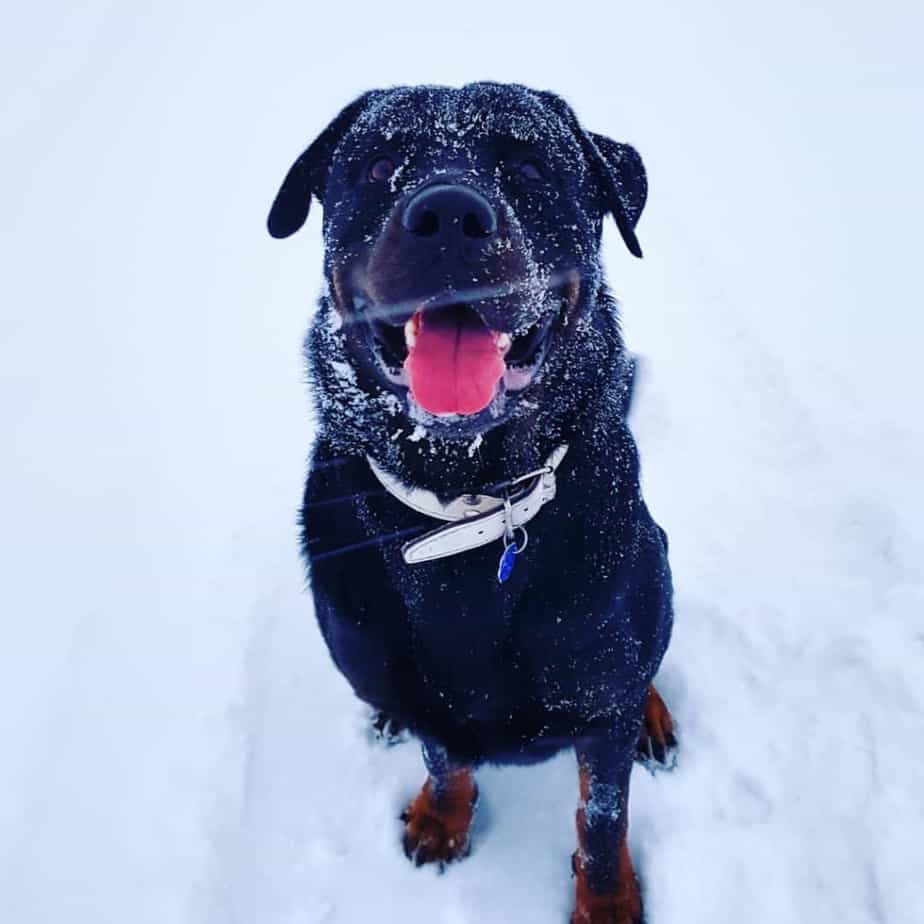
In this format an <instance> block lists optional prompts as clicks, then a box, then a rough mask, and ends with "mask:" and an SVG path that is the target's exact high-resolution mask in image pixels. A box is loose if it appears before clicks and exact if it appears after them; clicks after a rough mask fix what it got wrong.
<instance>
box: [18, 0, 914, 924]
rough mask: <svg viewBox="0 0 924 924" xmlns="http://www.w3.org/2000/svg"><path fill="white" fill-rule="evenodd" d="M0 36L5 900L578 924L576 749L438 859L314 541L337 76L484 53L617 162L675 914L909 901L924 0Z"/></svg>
mask: <svg viewBox="0 0 924 924" xmlns="http://www.w3.org/2000/svg"><path fill="white" fill-rule="evenodd" d="M0 10H2V24H0V107H2V108H0V138H2V143H0V147H2V152H3V153H2V174H0V189H2V204H0V209H2V211H0V222H2V225H0V259H2V267H3V268H2V274H0V382H2V391H0V415H2V444H0V491H2V503H0V586H2V592H0V620H2V624H0V630H2V635H0V921H2V922H4V924H46V922H48V924H62V922H68V924H90V922H92V924H109V922H113V924H116V922H118V924H125V922H133V924H148V922H151V924H173V922H177V924H185V922H195V924H218V922H241V924H257V922H259V924H315V922H318V924H320V922H325V924H328V922H329V924H340V922H348V924H350V922H362V921H373V920H374V921H395V922H398V921H400V922H416V921H427V922H438V924H475V922H477V924H493V922H511V921H513V922H517V921H529V922H535V924H544V922H549V924H552V922H564V921H565V920H566V918H567V913H568V910H569V908H570V903H571V899H572V888H573V886H572V883H571V880H570V869H569V856H570V853H571V850H572V849H573V845H574V829H573V813H574V808H575V803H576V798H577V784H576V773H575V769H574V766H573V758H572V757H571V756H570V755H568V754H563V755H561V756H559V757H558V758H556V759H555V760H553V761H551V762H549V763H547V764H544V765H542V766H540V767H536V768H529V769H495V768H490V769H486V770H485V771H483V772H482V773H481V775H480V779H481V787H482V793H483V803H482V809H481V812H480V815H479V818H478V822H477V829H476V843H475V847H474V852H473V854H472V856H471V858H470V859H468V860H466V861H465V862H464V863H462V864H459V865H458V866H455V867H453V868H451V869H450V870H449V871H448V872H447V873H446V874H445V875H443V876H439V875H437V874H436V872H435V871H433V870H429V869H424V870H415V869H414V868H413V867H412V866H411V865H410V864H409V863H408V862H407V861H406V860H405V858H404V857H403V855H402V853H401V850H400V847H399V832H400V826H399V823H398V821H397V816H398V813H399V811H400V809H401V808H402V806H403V805H404V803H405V801H406V800H407V799H408V798H409V797H410V796H411V795H412V794H413V792H414V791H415V790H416V789H417V787H418V786H419V785H420V783H421V782H422V781H423V769H422V765H421V762H420V759H419V755H418V753H417V748H416V746H415V745H414V744H405V745H402V746H400V747H397V748H392V749H385V748H383V747H381V746H377V745H374V744H372V743H370V741H369V740H368V737H367V733H366V730H365V714H364V710H363V708H362V706H361V705H360V704H359V703H358V702H357V701H356V700H355V699H354V698H353V696H352V695H351V693H350V691H349V690H348V688H347V686H346V684H345V682H344V681H343V680H342V679H341V678H340V676H339V675H338V674H337V672H336V671H335V669H334V668H333V666H332V664H331V663H330V661H329V658H328V656H327V653H326V651H325V650H324V648H323V645H322V643H321V639H320V636H319V634H318V632H317V630H316V627H315V624H314V619H313V615H312V612H311V604H310V600H309V596H308V595H307V593H306V592H305V589H304V586H303V571H302V568H301V564H300V562H299V559H298V555H297V548H296V530H295V512H296V508H297V505H298V502H299V495H300V491H301V486H302V479H303V476H304V470H305V459H306V454H307V451H308V448H309V444H310V439H311V423H310V416H309V402H308V398H307V395H306V391H305V387H304V381H303V369H302V360H301V355H300V345H301V339H302V335H303V332H304V330H305V328H306V326H307V324H308V321H309V318H310V315H311V312H312V311H313V307H314V299H315V297H316V294H317V291H318V290H319V286H320V278H321V276H320V266H321V249H320V247H321V245H320V231H319V228H320V213H321V210H320V208H319V207H318V206H317V204H315V205H314V206H313V208H312V213H311V216H310V218H309V221H308V225H307V226H306V228H305V229H304V230H303V231H302V232H301V233H300V234H299V235H297V236H296V237H294V238H292V239H290V240H288V241H285V242H282V243H280V242H275V241H272V240H271V239H270V238H269V237H268V236H267V234H266V232H265V230H264V221H265V216H266V213H267V210H268V207H269V205H270V202H271V200H272V197H273V195H274V194H275V191H276V188H277V185H278V183H279V182H280V181H281V179H282V176H283V175H284V173H285V171H286V170H287V168H288V167H289V165H290V163H291V161H292V160H293V159H294V158H295V156H296V155H297V154H298V153H299V152H300V151H301V150H302V148H303V147H304V146H305V144H306V143H307V142H308V141H310V140H311V139H312V138H313V137H314V135H315V134H317V133H318V132H319V131H320V130H321V129H322V128H323V127H324V126H325V125H326V123H327V121H328V120H329V119H330V118H331V117H332V116H333V115H334V114H335V113H336V111H337V110H338V109H339V108H340V107H341V106H342V105H343V104H345V103H346V102H348V101H349V100H350V99H351V98H353V96H354V95H356V94H358V93H359V92H361V91H362V90H365V89H367V88H369V87H372V86H383V85H389V84H394V83H421V82H426V83H450V84H461V83H464V82H467V81H470V80H474V79H485V78H493V79H499V80H511V81H519V82H523V83H526V84H529V85H533V86H536V87H539V88H549V89H553V90H556V91H558V92H560V93H561V94H562V95H564V96H565V97H566V98H567V99H568V100H569V101H571V102H572V103H573V104H574V106H575V107H576V109H577V111H578V113H579V115H580V116H581V118H582V120H583V121H584V123H585V125H587V126H588V127H589V128H591V129H593V130H594V131H598V132H603V133H605V134H608V135H611V136H612V137H615V138H617V139H621V140H624V141H629V142H632V143H633V144H635V145H636V146H637V147H638V148H639V150H640V151H641V153H642V155H643V157H644V159H645V163H646V165H647V168H648V171H649V177H650V181H651V196H650V200H649V205H648V208H647V209H646V212H645V214H644V216H643V218H642V221H641V223H640V226H639V237H640V240H641V242H642V246H643V248H644V250H645V254H646V257H645V259H644V260H642V261H635V260H633V259H632V258H631V257H630V256H629V255H628V254H627V253H626V252H625V250H624V248H623V247H622V245H621V242H620V241H619V237H618V234H617V233H616V232H615V229H614V228H610V229H608V231H607V234H606V239H605V248H606V260H607V265H608V268H609V276H610V280H611V282H612V284H613V287H614V289H615V290H616V291H617V292H619V293H620V294H621V295H622V297H623V299H624V308H623V310H624V320H625V330H626V336H627V340H628V343H629V345H630V347H631V348H632V349H633V350H634V351H636V352H638V353H640V354H642V355H643V356H644V357H646V365H645V376H644V381H643V383H642V386H641V388H640V390H639V393H638V395H637V403H636V405H635V408H634V412H633V427H634V430H635V433H636V435H637V437H638V440H639V443H640V447H641V452H642V462H643V476H644V482H645V490H646V493H647V498H648V501H649V504H650V506H651V508H652V511H653V512H654V514H655V516H656V517H657V519H658V520H659V521H660V522H661V523H662V524H663V525H664V526H665V527H666V529H667V531H668V533H669V534H670V537H671V550H672V563H673V568H674V574H675V581H676V591H677V594H676V629H675V635H674V640H673V644H672V647H671V649H670V651H669V653H668V655H667V658H666V661H665V663H664V666H663V668H662V672H661V682H660V686H661V688H662V690H663V692H664V694H665V696H666V698H667V699H668V701H669V703H670V705H671V707H672V708H673V710H674V713H675V715H676V717H677V719H678V721H679V723H680V733H681V739H682V740H681V747H682V750H681V753H680V760H679V765H678V767H677V769H676V771H675V772H674V773H673V774H661V775H659V776H658V777H656V778H652V777H651V776H649V775H647V774H646V773H645V772H644V770H642V769H640V768H639V769H636V771H635V774H634V777H633V794H632V799H631V830H630V840H631V845H632V849H633V851H634V854H635V857H636V861H637V866H638V870H639V873H640V875H641V877H642V878H643V882H644V888H645V898H646V904H647V911H648V917H649V924H673V922H684V924H696V922H709V924H740V922H745V921H746V922H748V924H764V922H766V924H771V922H772V924H780V922H803V921H811V922H813V924H822V922H825V924H827V922H832V924H834V922H838V924H855V922H857V924H859V922H888V924H904V922H922V921H924V889H922V869H924V858H922V852H924V848H922V843H924V841H922V834H924V810H922V800H924V797H922V780H924V770H922V762H924V680H922V676H924V675H922V656H924V625H922V610H924V607H922V604H924V581H922V568H921V561H922V558H921V556H922V544H924V543H922V539H921V523H922V516H924V490H922V487H921V476H922V463H924V434H922V424H921V420H922V413H921V401H922V392H924V390H922V375H921V365H922V359H921V351H922V343H924V339H922V335H924V320H922V314H924V311H922V309H924V304H922V297H921V282H920V280H921V266H922V256H921V252H920V248H921V245H922V235H921V227H922V215H924V196H922V184H921V169H922V164H924V144H922V128H921V126H922V123H924V119H922V107H921V102H922V91H924V81H922V71H921V66H920V61H921V51H920V49H921V46H922V41H924V29H922V13H921V7H920V4H913V3H904V4H903V3H890V2H883V3H880V4H877V5H873V4H861V3H858V2H856V0H854V2H842V3H833V2H832V3H811V2H809V3H795V2H791V0H782V2H779V3H774V4H760V5H757V4H747V3H740V2H730V0H729V2H724V3H720V4H716V3H708V2H703V3H695V4H693V3H690V4H672V3H665V2H652V3H646V4H639V3H633V4H629V3H609V4H603V3H600V4H594V5H590V4H587V5H584V4H581V3H578V2H567V3H566V2H561V3H559V4H557V5H554V6H552V5H543V4H539V3H518V4H516V5H510V6H507V5H504V4H501V3H476V2H471V0H469V2H465V3H463V4H440V5H435V4H433V5H419V6H410V5H407V4H397V5H396V4H387V3H374V4H373V3H363V4H360V5H357V4H333V3H330V4H325V5H324V6H323V7H321V5H319V4H309V3H298V4H296V3H291V4H276V3H267V4H263V5H260V4H243V3H223V4H219V3H197V4H193V3H189V4H177V3H158V4H154V3H150V4H148V3H123V4H117V3H102V2H98V3H65V2H60V3H58V4H45V3H41V2H36V3H29V2H15V0H2V3H0Z"/></svg>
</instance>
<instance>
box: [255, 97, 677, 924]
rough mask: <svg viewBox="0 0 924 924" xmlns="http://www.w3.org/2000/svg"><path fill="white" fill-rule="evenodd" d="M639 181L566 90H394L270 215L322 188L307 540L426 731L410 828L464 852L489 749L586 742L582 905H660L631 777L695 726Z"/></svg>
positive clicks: (379, 689) (320, 154) (369, 655)
mask: <svg viewBox="0 0 924 924" xmlns="http://www.w3.org/2000/svg"><path fill="white" fill-rule="evenodd" d="M646 196H647V178H646V174H645V169H644V167H643V165H642V160H641V158H640V156H639V154H638V153H637V151H636V150H635V149H634V148H633V147H631V146H630V145H628V144H624V143H621V142H617V141H613V140H611V139H610V138H608V137H605V136H604V135H599V134H595V133H593V132H590V131H587V130H585V129H584V128H583V127H582V125H581V124H580V122H579V121H578V119H577V117H576V116H575V113H574V111H573V110H572V109H571V108H570V106H569V105H568V104H567V103H565V102H564V101H563V100H562V99H561V98H560V97H559V96H557V95H555V94H553V93H550V92H545V91H535V90H532V89H529V88H527V87H524V86H519V85H508V84H499V83H491V82H483V83H474V84H470V85H468V86H465V87H462V88H461V89H459V88H450V87H442V86H418V87H396V88H392V89H383V90H372V91H371V92H368V93H365V94H363V95H362V96H360V97H359V98H358V99H356V100H355V101H354V102H352V103H350V104H349V105H348V106H347V107H346V108H345V109H344V110H343V111H342V112H340V114H339V115H337V117H336V118H335V119H334V120H333V121H332V122H331V123H330V125H328V127H327V128H325V129H324V131H322V132H321V134H320V135H319V136H318V137H317V138H316V139H315V140H314V141H313V142H312V143H311V144H310V145H309V146H308V148H307V149H306V150H305V151H304V152H303V153H302V154H301V155H300V156H299V157H298V159H297V160H296V161H295V163H294V164H293V165H292V167H291V168H290V170H289V172H288V174H287V175H286V176H285V179H284V180H283V182H282V186H281V187H280V188H279V191H278V193H277V195H276V198H275V201H274V202H273V205H272V208H271V210H270V213H269V220H268V227H269V231H270V234H271V235H272V236H273V237H277V238H283V237H287V236H289V235H290V234H293V233H294V232H295V231H297V230H298V229H299V228H300V227H301V226H302V224H303V223H304V222H305V219H306V217H307V215H308V210H309V206H310V203H311V199H312V197H314V198H316V199H317V200H318V201H319V202H320V203H321V204H322V205H323V209H324V215H323V235H324V242H325V257H324V276H325V281H326V284H325V288H324V291H323V293H322V295H321V298H320V301H319V305H318V310H317V313H316V314H315V316H314V319H313V322H312V324H311V327H310V330H309V333H308V335H307V338H306V341H305V354H306V357H307V362H308V368H309V376H310V381H311V384H312V391H313V396H314V401H315V404H316V412H317V420H318V428H317V436H316V441H315V443H314V446H313V452H312V457H311V461H310V465H309V474H308V478H307V484H306V487H305V493H304V500H303V506H302V511H301V522H302V548H303V552H304V556H305V559H306V562H307V565H308V571H309V575H310V586H311V589H312V592H313V595H314V603H315V610H316V614H317V619H318V623H319V625H320V629H321V633H322V634H323V637H324V640H325V642H326V644H327V646H328V648H329V650H330V654H331V656H332V658H333V660H334V663H335V664H336V666H337V668H338V669H339V670H340V671H341V672H342V673H343V674H344V676H345V677H346V678H347V680H348V681H349V683H350V684H351V685H352V687H353V690H354V691H355V692H356V694H357V696H358V697H359V698H360V699H361V700H364V701H365V702H366V703H368V704H369V705H370V706H371V707H372V708H373V710H374V711H375V712H376V713H377V714H378V715H379V717H380V723H381V722H382V717H387V721H388V722H389V723H392V724H393V725H394V726H396V727H403V728H406V729H408V730H409V731H410V732H411V733H412V734H413V735H415V736H416V737H417V738H419V740H420V741H421V743H422V750H423V760H424V764H425V766H426V770H427V773H428V777H427V780H426V783H425V784H424V786H423V789H422V791H421V792H420V794H419V795H418V796H417V797H416V798H415V799H414V800H413V802H412V803H411V804H410V806H409V807H408V809H407V811H406V812H405V813H404V815H403V816H402V820H403V822H404V825H405V828H404V848H405V851H406V853H407V854H408V856H409V857H410V858H411V859H413V860H414V861H415V862H416V863H418V864H421V863H429V862H432V863H437V864H441V865H442V864H445V863H447V862H449V861H451V860H455V859H459V858H461V857H464V856H465V855H466V854H467V852H468V850H469V846H470V827H471V823H472V816H473V812H474V809H475V803H476V798H477V787H476V784H475V779H474V771H475V768H476V767H477V766H478V765H479V764H482V763H484V762H491V763H498V764H506V763H514V764H524V763H531V762H535V761H540V760H543V759H545V758H548V757H549V756H551V755H553V754H555V753H556V752H558V751H560V750H561V749H563V748H574V750H575V752H576V755H577V764H578V769H579V779H580V799H579V808H578V812H577V834H578V846H577V850H576V851H575V853H574V856H573V862H572V870H573V874H574V877H575V879H576V902H575V908H574V912H573V915H572V918H571V920H572V922H573V924H590V922H593V924H601V922H619V924H628V922H637V921H640V920H641V919H642V902H641V892H640V888H639V885H638V882H637V879H636V876H635V873H634V870H633V867H632V861H631V859H630V857H629V852H628V847H627V841H626V830H627V799H628V792H629V776H630V771H631V768H632V764H633V760H634V759H636V758H638V757H639V756H640V755H641V756H643V757H646V758H647V759H649V760H652V761H660V762H661V763H667V762H668V761H669V760H670V758H671V756H672V753H673V749H674V747H675V745H676V741H675V738H674V734H673V726H672V721H671V717H670V714H669V712H668V710H667V708H666V706H665V705H664V703H663V701H662V700H661V698H660V697H659V696H658V694H657V692H656V691H655V688H654V686H653V685H652V679H653V677H654V675H655V672H656V671H657V669H658V666H659V664H660V662H661V659H662V657H663V655H664V652H665V650H666V648H667V645H668V640H669V637H670V633H671V623H672V604H671V596H672V589H671V576H670V569H669V566H668V551H667V537H666V535H665V533H664V531H663V530H662V529H661V528H660V527H659V526H658V525H657V524H656V523H655V521H654V520H653V519H652V517H651V514H650V513H649V512H648V508H647V507H646V505H645V502H644V500H643V499H642V493H641V488H640V484H639V459H638V452H637V450H636V446H635V442H634V440H633V437H632V435H631V433H630V432H629V429H628V426H627V422H626V417H627V412H628V406H629V400H630V397H631V391H632V378H633V363H632V361H631V358H630V357H629V355H628V354H627V351H626V349H625V347H624V345H623V339H622V336H621V333H620V326H619V315H618V304H617V302H616V300H615V299H614V298H613V297H612V296H611V295H610V293H609V291H608V289H607V285H606V282H605V279H604V273H603V269H602V266H601V262H600V242H601V234H602V229H603V223H604V219H605V218H606V217H607V216H609V215H611V216H612V217H613V218H614V219H615V222H616V226H617V228H618V229H619V233H620V235H621V237H622V240H623V241H624V242H625V244H626V246H627V247H628V249H629V251H630V252H631V253H632V254H634V255H635V256H637V257H640V256H641V253H642V252H641V248H640V246H639V242H638V239H637V237H636V234H635V228H636V224H637V222H638V220H639V216H640V215H641V212H642V208H643V206H644V204H645V200H646ZM514 917H515V913H514V910H513V909H511V918H512V919H513V918H514Z"/></svg>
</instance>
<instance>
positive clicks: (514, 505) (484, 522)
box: [366, 444, 568, 565]
mask: <svg viewBox="0 0 924 924" xmlns="http://www.w3.org/2000/svg"><path fill="white" fill-rule="evenodd" d="M567 451H568V446H567V444H562V445H561V446H559V447H557V448H556V449H555V450H553V451H552V453H551V454H550V455H549V457H548V458H547V459H546V460H545V464H544V465H543V466H542V468H539V469H536V470H535V471H532V472H527V473H526V474H525V475H520V476H519V477H518V478H514V479H513V480H512V481H509V482H506V483H505V484H504V485H502V487H504V488H505V489H508V490H507V492H506V494H505V496H502V497H496V496H493V495H490V494H463V495H461V497H456V498H454V499H453V500H451V501H449V502H447V503H443V502H442V501H441V500H440V499H439V498H438V497H437V496H436V494H434V493H433V492H432V491H428V490H426V489H425V488H415V487H412V486H411V485H407V484H404V482H402V481H400V480H399V479H398V478H396V477H395V476H394V475H392V474H390V473H389V472H386V471H385V469H383V468H382V467H381V466H380V465H379V464H378V462H376V461H375V459H373V458H372V456H369V455H367V456H366V460H367V461H368V463H369V468H371V469H372V474H373V475H375V477H376V478H377V479H378V481H379V483H380V484H381V485H382V487H383V488H385V490H386V491H387V492H388V493H389V494H391V496H392V497H395V498H397V499H398V500H399V501H401V503H402V504H404V505H405V506H407V507H410V508H411V509H412V510H416V511H417V512H418V513H422V514H424V515H425V516H428V517H432V518H433V519H435V520H449V521H450V525H448V526H440V527H437V528H436V529H433V530H431V531H430V532H428V533H425V534H424V535H423V536H421V537H420V538H418V539H413V540H411V541H410V542H406V543H405V544H404V545H403V546H402V547H401V552H402V554H403V555H404V560H405V562H407V564H409V565H413V564H417V563H418V562H422V561H432V560H433V559H435V558H446V557H447V556H449V555H457V554H458V553H459V552H467V551H469V549H476V548H478V547H479V546H482V545H487V544H488V543H489V542H494V541H495V540H496V539H501V538H504V537H505V536H506V537H508V539H509V538H510V537H512V535H513V531H514V530H515V529H519V528H522V527H523V526H525V525H526V524H527V523H528V522H529V521H530V520H531V519H532V518H533V517H534V516H535V515H536V514H537V513H538V512H539V511H540V509H541V508H542V506H543V504H546V503H548V502H549V501H550V500H552V498H553V497H555V470H556V469H557V468H558V466H559V465H561V462H562V459H564V457H565V453H566V452H567ZM524 532H525V531H524Z"/></svg>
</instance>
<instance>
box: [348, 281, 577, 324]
mask: <svg viewBox="0 0 924 924" xmlns="http://www.w3.org/2000/svg"><path fill="white" fill-rule="evenodd" d="M587 278H589V274H588V273H580V272H579V271H578V270H568V271H566V272H558V273H552V274H551V275H550V276H549V277H548V278H547V279H545V280H544V282H543V284H542V285H541V288H542V289H543V290H544V291H547V290H548V289H550V288H553V287H558V286H562V285H566V284H568V283H573V282H574V280H575V279H581V280H584V279H587ZM536 287H537V286H536V283H535V281H533V280H526V281H522V282H517V283H499V284H497V285H492V286H478V287H473V288H470V289H454V290H452V291H447V292H444V293H441V294H440V295H436V296H431V297H430V298H427V299H423V300H422V303H423V305H424V307H426V308H441V307H444V306H446V305H454V304H458V303H459V302H478V301H484V300H486V299H489V298H498V297H503V296H505V295H514V294H516V293H517V292H529V291H530V290H531V289H533V288H536ZM420 307H421V300H416V301H415V300H407V301H401V302H390V303H388V302H382V303H379V304H375V305H370V306H369V307H367V308H364V309H362V310H361V311H358V312H355V313H353V314H351V315H350V316H349V317H347V318H344V319H343V321H342V323H343V324H345V325H349V324H358V323H360V322H368V321H388V320H390V319H391V318H402V317H404V316H405V315H406V314H407V313H408V312H415V311H417V310H418V309H419V308H420Z"/></svg>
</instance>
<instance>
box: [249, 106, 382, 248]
mask: <svg viewBox="0 0 924 924" xmlns="http://www.w3.org/2000/svg"><path fill="white" fill-rule="evenodd" d="M373 92H374V91H370V92H369V93H364V94H363V95H362V96H360V97H359V98H358V99H356V100H354V101H353V102H352V103H350V105H349V106H347V107H346V108H345V109H343V110H341V112H340V113H339V115H338V116H337V117H336V118H335V119H334V121H333V122H331V123H330V125H328V126H327V128H325V129H324V131H323V132H321V134H320V135H318V137H317V138H315V140H314V141H312V142H311V144H310V145H309V146H308V147H307V148H306V149H305V150H304V151H303V152H302V153H301V155H300V156H299V158H298V160H296V161H295V163H294V164H292V166H291V167H290V168H289V172H288V173H287V174H286V178H285V179H284V180H283V181H282V186H280V187H279V192H278V193H276V198H275V200H273V206H272V208H271V209H270V213H269V218H268V219H267V221H266V226H267V228H268V229H269V233H270V234H271V235H272V236H273V237H277V238H279V237H288V236H289V235H290V234H295V232H296V231H298V229H299V228H300V227H301V226H302V225H303V224H304V223H305V219H306V218H307V217H308V210H309V208H310V207H311V196H312V195H315V196H316V197H317V198H318V199H320V198H321V196H323V194H324V188H325V186H326V185H327V175H328V173H329V171H330V163H331V158H332V157H333V154H334V149H335V148H336V147H337V144H338V143H339V142H340V139H341V138H342V137H343V136H344V135H345V134H346V133H347V132H348V131H349V129H350V126H352V124H353V122H354V121H356V117H357V116H358V115H359V113H360V112H362V110H363V109H364V108H365V106H366V103H367V102H368V100H369V98H370V97H371V96H372V94H373Z"/></svg>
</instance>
